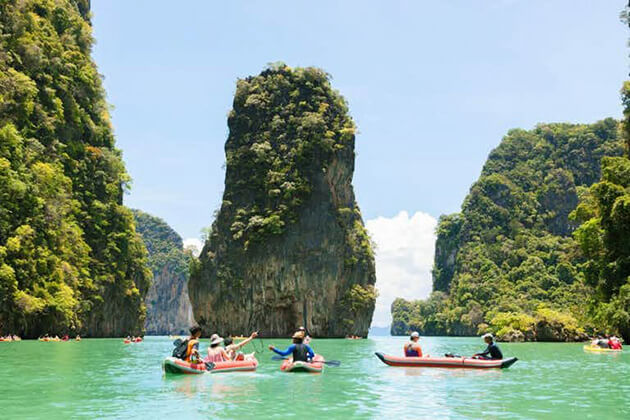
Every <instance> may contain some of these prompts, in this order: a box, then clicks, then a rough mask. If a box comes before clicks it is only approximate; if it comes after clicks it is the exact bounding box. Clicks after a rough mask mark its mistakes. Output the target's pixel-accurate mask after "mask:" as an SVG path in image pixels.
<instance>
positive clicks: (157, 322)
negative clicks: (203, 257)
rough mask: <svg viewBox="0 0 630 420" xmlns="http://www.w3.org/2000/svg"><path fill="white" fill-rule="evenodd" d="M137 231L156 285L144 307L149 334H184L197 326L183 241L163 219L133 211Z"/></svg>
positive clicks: (146, 327)
mask: <svg viewBox="0 0 630 420" xmlns="http://www.w3.org/2000/svg"><path fill="white" fill-rule="evenodd" d="M133 214H134V217H135V220H136V231H137V232H138V233H139V234H140V236H142V239H143V240H144V243H145V245H146V247H147V250H148V251H149V261H148V263H149V267H150V268H151V271H152V272H153V283H152V284H151V287H150V288H149V291H148V292H147V296H146V298H145V304H146V306H147V319H146V322H145V329H146V333H147V334H153V335H166V334H181V333H185V332H186V331H187V330H188V328H189V327H190V326H191V325H192V324H193V323H194V319H193V315H192V307H191V306H190V299H189V297H188V277H189V269H188V267H189V263H190V259H191V258H192V256H190V255H188V254H186V253H185V251H184V244H183V242H182V238H181V237H180V236H179V235H178V234H177V232H175V231H174V230H173V229H172V228H171V227H170V226H169V225H168V224H167V223H166V222H165V221H164V220H162V219H160V218H158V217H155V216H151V215H149V214H147V213H144V212H142V211H140V210H133Z"/></svg>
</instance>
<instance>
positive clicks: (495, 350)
mask: <svg viewBox="0 0 630 420" xmlns="http://www.w3.org/2000/svg"><path fill="white" fill-rule="evenodd" d="M481 338H483V341H485V342H486V344H487V345H488V347H486V350H484V351H483V352H482V353H477V354H475V355H474V356H473V357H474V358H475V359H488V360H501V359H503V353H501V350H500V349H499V346H497V344H496V343H495V342H494V337H493V336H492V334H490V333H488V334H484V335H483V336H481Z"/></svg>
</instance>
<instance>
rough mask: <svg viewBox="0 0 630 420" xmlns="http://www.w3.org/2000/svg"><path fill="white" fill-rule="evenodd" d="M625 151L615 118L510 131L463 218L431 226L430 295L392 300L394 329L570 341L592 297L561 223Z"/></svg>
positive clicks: (567, 226)
mask: <svg viewBox="0 0 630 420" xmlns="http://www.w3.org/2000/svg"><path fill="white" fill-rule="evenodd" d="M622 150H623V145H622V142H621V141H620V139H619V129H618V124H617V122H616V121H614V120H612V119H606V120H603V121H600V122H597V123H595V124H592V125H580V124H541V125H539V126H538V127H536V128H535V129H534V130H531V131H525V130H511V131H510V132H509V133H508V135H507V136H506V137H505V138H504V139H503V141H502V142H501V144H500V145H499V146H498V147H497V148H496V149H494V150H493V151H492V152H491V153H490V156H489V157H488V160H487V162H486V164H485V165H484V168H483V170H482V174H481V176H480V178H479V180H478V181H477V182H476V183H475V184H473V186H472V187H471V189H470V193H469V194H468V196H467V197H466V199H465V200H464V203H463V205H462V212H461V213H459V214H456V215H450V216H443V217H442V218H440V223H439V225H438V228H437V233H438V238H437V242H436V252H435V264H434V269H433V276H434V277H433V286H434V293H433V295H432V296H431V297H430V298H429V299H428V300H426V301H418V302H406V301H404V300H402V299H399V300H396V301H395V302H394V304H393V305H392V313H393V319H394V323H393V325H392V332H393V333H395V334H402V333H405V332H406V331H407V330H409V329H412V328H415V329H418V330H420V331H423V332H424V333H425V334H452V335H472V334H476V333H477V332H480V331H486V330H491V331H493V332H495V333H497V334H498V335H499V336H502V337H504V338H510V339H527V340H531V339H538V340H572V339H575V338H579V337H580V336H582V334H583V332H582V331H583V328H584V327H589V326H592V323H591V320H590V319H588V317H587V316H585V315H586V314H585V313H584V311H583V303H584V302H585V301H586V299H587V298H588V296H589V294H590V287H589V284H588V282H584V280H583V279H584V274H583V273H582V269H581V267H582V266H581V265H580V263H581V262H583V261H584V256H583V255H581V253H580V250H579V247H578V246H577V244H576V241H575V240H574V239H573V237H572V232H573V231H574V230H575V228H576V227H577V225H578V224H577V223H576V222H575V221H574V220H572V219H570V218H569V214H570V213H571V212H572V211H573V210H574V209H575V207H576V205H577V203H578V197H580V196H581V195H583V194H584V192H585V191H586V190H587V188H588V187H589V186H590V185H592V184H593V183H594V182H596V181H597V180H598V179H599V177H600V162H601V161H602V158H603V161H604V162H606V161H607V160H608V159H615V158H611V157H606V156H619V155H621V154H622Z"/></svg>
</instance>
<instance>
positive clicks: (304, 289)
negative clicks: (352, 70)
mask: <svg viewBox="0 0 630 420" xmlns="http://www.w3.org/2000/svg"><path fill="white" fill-rule="evenodd" d="M228 126H229V129H230V133H229V136H228V139H227V142H226V144H225V151H226V158H227V159H226V160H227V162H226V179H225V192H224V195H223V202H222V205H221V208H220V211H219V212H218V215H217V218H216V220H215V221H214V224H213V229H212V233H211V235H210V237H209V239H208V241H207V242H206V244H205V246H204V249H203V251H202V253H201V256H200V259H199V265H198V266H197V267H196V268H195V269H194V270H193V271H192V273H191V279H190V284H189V292H190V297H191V302H192V305H193V311H194V314H195V318H196V319H197V321H198V322H199V323H200V324H201V325H202V326H204V327H205V330H206V333H210V332H214V331H219V332H222V333H235V334H243V333H247V332H249V331H251V330H260V331H261V333H262V334H264V335H267V336H286V335H288V334H290V333H291V332H292V331H293V330H294V329H295V328H296V327H298V326H299V325H304V326H306V328H308V330H309V332H310V333H311V334H313V335H315V336H322V337H341V336H344V335H346V334H355V335H360V336H366V335H367V332H368V328H369V326H370V322H371V319H372V313H373V311H374V301H375V295H376V293H375V290H374V287H373V285H374V283H375V270H374V256H373V253H372V245H371V242H370V239H369V237H368V235H367V232H366V230H365V228H364V226H363V221H362V218H361V213H360V211H359V208H358V206H357V204H356V202H355V197H354V192H353V189H352V176H353V172H354V158H355V154H354V142H355V136H354V131H355V126H354V123H353V121H352V119H351V118H350V117H349V116H348V109H347V105H346V103H345V101H344V99H343V98H342V97H341V96H340V95H339V94H338V93H337V92H336V91H334V90H333V89H332V88H331V86H330V82H329V80H328V76H327V74H326V73H324V72H323V71H321V70H319V69H315V68H304V69H301V68H298V69H291V68H289V67H287V66H285V65H283V64H279V65H274V66H272V67H271V68H269V69H267V70H265V71H263V72H262V73H261V74H260V75H259V76H255V77H249V78H247V79H244V80H239V82H238V84H237V90H236V94H235V98H234V104H233V110H232V111H231V112H230V115H229V117H228Z"/></svg>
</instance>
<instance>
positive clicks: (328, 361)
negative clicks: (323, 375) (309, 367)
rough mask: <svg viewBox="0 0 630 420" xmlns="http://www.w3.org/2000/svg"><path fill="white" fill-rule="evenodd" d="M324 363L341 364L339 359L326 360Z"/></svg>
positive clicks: (329, 364) (335, 365) (330, 364)
mask: <svg viewBox="0 0 630 420" xmlns="http://www.w3.org/2000/svg"><path fill="white" fill-rule="evenodd" d="M324 363H325V364H326V365H328V366H334V367H337V366H341V362H340V361H339V360H326V361H325V362H324Z"/></svg>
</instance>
